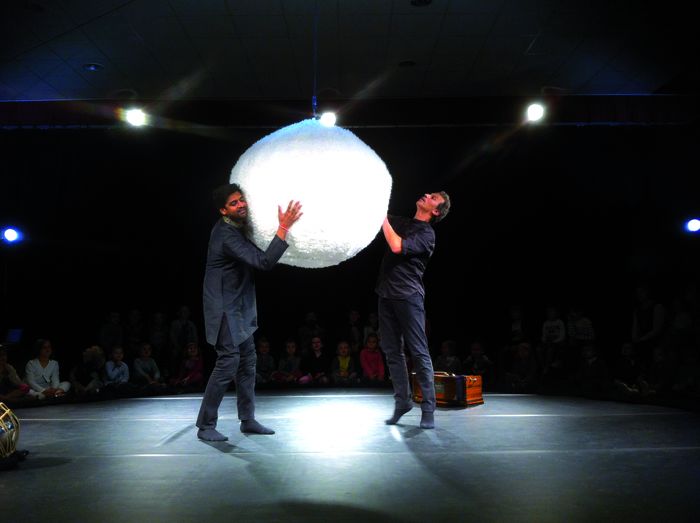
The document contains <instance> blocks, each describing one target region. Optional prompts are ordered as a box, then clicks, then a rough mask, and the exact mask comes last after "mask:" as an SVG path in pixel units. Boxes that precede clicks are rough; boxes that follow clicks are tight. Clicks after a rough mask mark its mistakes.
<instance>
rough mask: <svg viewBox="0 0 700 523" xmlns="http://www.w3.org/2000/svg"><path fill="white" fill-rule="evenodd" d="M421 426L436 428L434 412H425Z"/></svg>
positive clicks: (421, 418) (423, 427)
mask: <svg viewBox="0 0 700 523" xmlns="http://www.w3.org/2000/svg"><path fill="white" fill-rule="evenodd" d="M420 428H422V429H434V428H435V416H434V415H433V413H432V412H423V414H422V415H421V417H420Z"/></svg>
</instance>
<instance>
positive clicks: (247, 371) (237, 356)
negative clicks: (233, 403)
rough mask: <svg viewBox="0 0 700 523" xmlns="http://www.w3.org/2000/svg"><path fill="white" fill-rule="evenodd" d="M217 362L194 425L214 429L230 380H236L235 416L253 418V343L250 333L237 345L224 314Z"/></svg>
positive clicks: (254, 357) (217, 347)
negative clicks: (236, 412)
mask: <svg viewBox="0 0 700 523" xmlns="http://www.w3.org/2000/svg"><path fill="white" fill-rule="evenodd" d="M216 354H217V356H216V364H215V365H214V370H213V371H212V373H211V376H210V377H209V382H208V383H207V388H206V390H205V391H204V397H203V398H202V406H201V407H200V408H199V416H198V417H197V427H199V428H200V429H213V428H215V427H216V421H217V420H218V418H219V405H221V400H222V399H223V397H224V394H225V392H226V390H227V389H228V386H229V385H230V383H231V380H235V382H236V400H237V403H238V419H240V420H241V421H245V420H251V419H255V360H256V356H255V343H254V342H253V337H252V336H251V337H250V338H248V339H247V340H245V341H244V342H243V343H241V344H240V345H238V346H236V345H234V343H233V339H232V338H231V331H230V330H229V328H228V322H227V321H226V316H224V318H223V320H222V321H221V328H220V329H219V339H218V340H216Z"/></svg>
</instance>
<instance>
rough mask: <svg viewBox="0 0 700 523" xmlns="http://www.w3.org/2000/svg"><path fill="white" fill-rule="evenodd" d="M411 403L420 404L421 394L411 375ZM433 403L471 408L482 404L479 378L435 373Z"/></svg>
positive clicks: (413, 376) (482, 398)
mask: <svg viewBox="0 0 700 523" xmlns="http://www.w3.org/2000/svg"><path fill="white" fill-rule="evenodd" d="M412 382H413V401H415V402H418V403H420V402H421V401H422V400H423V394H422V392H421V390H420V385H419V384H418V380H417V379H416V373H415V372H414V373H412ZM435 401H436V403H437V404H438V405H439V406H440V407H471V406H472V405H481V404H482V403H483V402H484V396H483V394H482V381H481V376H465V375H462V374H450V373H448V372H436V373H435Z"/></svg>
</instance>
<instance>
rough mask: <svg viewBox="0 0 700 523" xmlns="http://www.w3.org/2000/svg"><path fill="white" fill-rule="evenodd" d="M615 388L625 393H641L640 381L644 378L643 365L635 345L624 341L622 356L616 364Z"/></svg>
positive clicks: (621, 350)
mask: <svg viewBox="0 0 700 523" xmlns="http://www.w3.org/2000/svg"><path fill="white" fill-rule="evenodd" d="M614 374H615V380H614V385H615V388H616V389H617V390H618V391H619V392H621V393H622V394H623V395H630V394H631V395H637V394H639V393H640V388H641V387H640V382H641V381H642V378H643V374H644V373H643V370H642V365H641V363H640V362H639V360H638V359H637V357H636V355H635V352H634V345H632V344H631V343H623V344H622V348H621V349H620V356H619V358H618V359H617V362H616V364H615V373H614Z"/></svg>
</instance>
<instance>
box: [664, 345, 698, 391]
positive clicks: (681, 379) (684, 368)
mask: <svg viewBox="0 0 700 523" xmlns="http://www.w3.org/2000/svg"><path fill="white" fill-rule="evenodd" d="M680 358H681V362H680V365H679V366H678V369H677V370H676V374H675V376H674V379H673V384H672V385H671V387H672V389H673V392H674V393H675V394H677V395H678V396H680V397H682V398H689V399H693V400H697V399H698V398H700V357H699V354H698V350H697V349H696V348H695V347H693V346H686V347H684V348H683V349H682V351H681V355H680ZM696 405H697V404H696Z"/></svg>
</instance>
